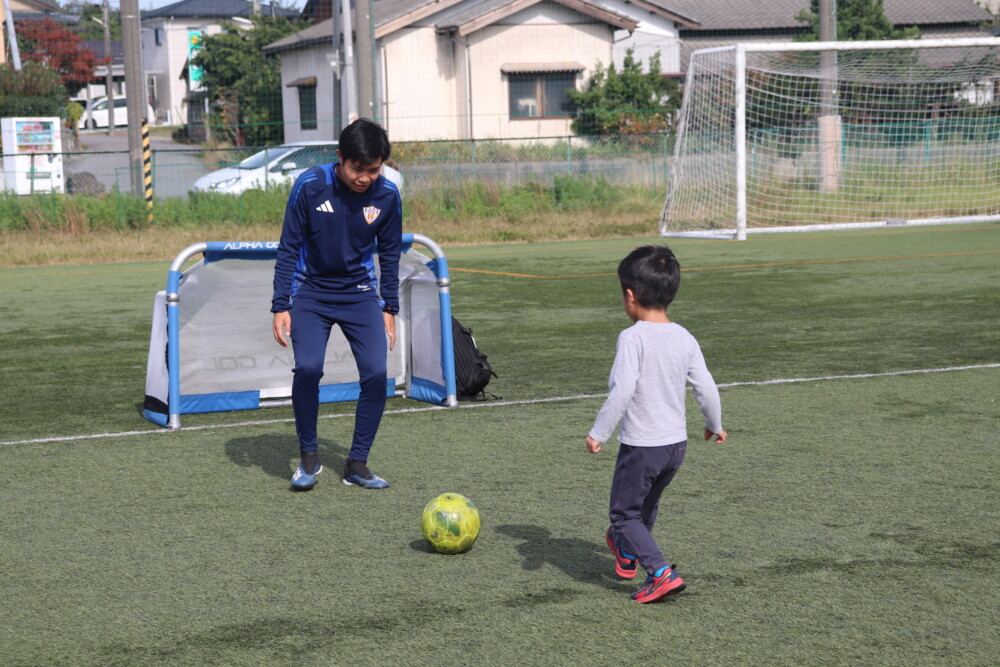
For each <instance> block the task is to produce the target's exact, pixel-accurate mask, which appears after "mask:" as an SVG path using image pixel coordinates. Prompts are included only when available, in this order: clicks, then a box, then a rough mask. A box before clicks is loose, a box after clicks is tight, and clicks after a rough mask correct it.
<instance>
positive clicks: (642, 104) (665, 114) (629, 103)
mask: <svg viewBox="0 0 1000 667" xmlns="http://www.w3.org/2000/svg"><path fill="white" fill-rule="evenodd" d="M660 69H661V67H660V52H659V51H657V52H656V53H655V54H654V55H653V56H652V57H651V58H650V59H649V71H648V72H643V68H642V63H641V62H639V61H638V60H636V59H635V58H634V57H633V55H632V49H629V50H628V51H626V52H625V60H624V61H623V63H622V71H621V72H618V71H617V70H615V66H614V64H610V65H608V66H607V68H605V67H603V66H602V65H601V64H600V63H597V66H596V67H595V68H594V74H593V76H592V77H591V78H590V80H589V81H588V82H587V84H586V86H585V87H584V89H583V90H580V91H576V90H570V91H569V98H570V100H571V101H572V102H573V104H574V105H576V107H577V112H576V118H574V119H573V125H572V128H573V132H575V133H576V134H579V135H601V134H648V133H650V132H662V131H665V130H668V129H669V128H670V119H671V118H672V117H673V112H674V111H675V110H676V109H677V107H678V106H679V105H680V101H681V95H680V86H678V85H677V82H676V81H673V80H672V79H667V78H666V77H664V76H663V75H662V74H660Z"/></svg>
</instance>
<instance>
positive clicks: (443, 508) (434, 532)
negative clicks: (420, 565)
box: [420, 493, 479, 554]
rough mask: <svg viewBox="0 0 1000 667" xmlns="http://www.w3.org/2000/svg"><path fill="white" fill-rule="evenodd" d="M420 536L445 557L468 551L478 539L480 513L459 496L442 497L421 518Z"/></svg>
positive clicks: (466, 499) (443, 495) (452, 494)
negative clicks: (445, 555)
mask: <svg viewBox="0 0 1000 667" xmlns="http://www.w3.org/2000/svg"><path fill="white" fill-rule="evenodd" d="M420 532H422V533H423V534H424V539H425V540H427V542H428V544H430V545H431V546H432V547H434V549H436V550H437V551H439V552H441V553H443V554H460V553H462V552H463V551H468V550H469V548H471V547H472V544H473V543H474V542H475V541H476V538H477V537H479V510H478V509H476V506H475V505H473V504H472V501H471V500H469V499H468V498H466V497H465V496H462V495H459V494H457V493H442V494H441V495H440V496H438V497H437V498H435V499H434V500H432V501H430V502H429V503H427V507H425V508H424V513H423V514H421V515H420Z"/></svg>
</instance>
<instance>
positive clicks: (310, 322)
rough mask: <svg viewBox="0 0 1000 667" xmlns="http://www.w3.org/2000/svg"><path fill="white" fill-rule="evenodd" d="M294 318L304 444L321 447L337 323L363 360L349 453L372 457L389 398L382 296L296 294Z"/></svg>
mask: <svg viewBox="0 0 1000 667" xmlns="http://www.w3.org/2000/svg"><path fill="white" fill-rule="evenodd" d="M290 314H291V317H292V350H293V352H294V354H295V368H293V369H292V373H293V380H292V409H293V411H294V413H295V430H296V432H297V434H298V437H299V449H300V450H301V451H303V452H308V451H315V450H316V448H317V442H316V420H317V418H318V415H319V381H320V379H321V378H322V377H323V360H324V358H325V357H326V346H327V343H328V342H329V340H330V330H331V328H332V327H333V325H334V324H336V325H338V326H340V329H341V331H343V332H344V337H346V338H347V342H348V343H350V346H351V352H352V353H353V354H354V360H355V362H356V363H357V365H358V376H359V379H360V383H361V395H360V396H359V397H358V405H357V409H356V411H355V414H354V438H353V440H352V441H351V451H350V453H349V454H348V457H349V458H352V459H354V460H356V461H367V460H368V452H369V450H371V447H372V443H373V442H374V441H375V433H376V432H377V431H378V426H379V423H380V422H381V421H382V412H383V411H384V410H385V399H386V365H385V358H386V348H387V343H386V334H385V320H384V319H383V317H382V309H381V308H380V307H379V302H378V301H377V300H376V299H374V298H373V299H366V300H364V301H356V302H353V303H329V302H319V301H312V300H306V299H295V301H294V302H293V303H292V308H291V311H290Z"/></svg>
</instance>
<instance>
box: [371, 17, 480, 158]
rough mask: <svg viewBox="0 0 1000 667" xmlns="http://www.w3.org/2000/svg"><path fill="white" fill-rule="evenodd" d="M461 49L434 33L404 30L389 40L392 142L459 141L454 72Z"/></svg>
mask: <svg viewBox="0 0 1000 667" xmlns="http://www.w3.org/2000/svg"><path fill="white" fill-rule="evenodd" d="M458 49H459V45H453V43H452V41H451V39H450V38H449V37H448V35H439V34H437V33H436V32H435V30H434V28H433V27H414V28H404V29H402V30H399V31H397V32H395V33H393V34H391V35H389V36H387V37H386V38H385V40H384V45H383V52H382V56H383V59H384V60H383V62H384V63H385V68H384V71H383V93H384V97H383V100H384V106H383V111H382V112H383V117H384V118H385V125H386V130H387V131H388V132H389V133H390V136H391V137H392V140H393V141H422V140H427V139H457V138H459V123H460V122H461V118H459V116H460V115H461V114H462V113H464V111H462V110H461V107H460V105H459V103H458V99H457V93H458V81H457V70H456V67H455V60H456V56H462V57H464V55H463V54H462V53H460V52H458Z"/></svg>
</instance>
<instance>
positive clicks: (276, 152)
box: [192, 141, 403, 194]
mask: <svg viewBox="0 0 1000 667" xmlns="http://www.w3.org/2000/svg"><path fill="white" fill-rule="evenodd" d="M336 161H337V142H336V141H299V142H296V143H291V144H282V145H281V146H273V147H271V148H265V149H264V150H262V151H260V152H258V153H254V154H253V155H251V156H250V157H248V158H247V159H245V160H243V161H242V162H240V163H239V164H236V165H233V166H231V167H223V168H222V169H219V170H217V171H213V172H212V173H210V174H205V175H204V176H202V177H201V178H199V179H198V180H197V181H195V182H194V186H193V187H192V190H194V191H196V192H221V193H224V194H240V193H241V192H244V191H246V190H267V189H268V188H273V187H275V186H280V185H286V184H290V183H292V182H293V181H294V180H295V179H296V177H298V175H299V174H301V173H302V172H304V171H305V170H306V169H308V168H309V167H315V166H318V165H321V164H327V163H329V162H336ZM382 173H383V174H384V175H385V177H386V178H388V179H389V180H390V181H392V182H393V183H395V184H396V186H397V187H399V188H400V189H402V187H403V175H402V174H400V173H399V171H397V170H396V169H393V168H392V167H390V166H389V165H385V166H383V167H382Z"/></svg>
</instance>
